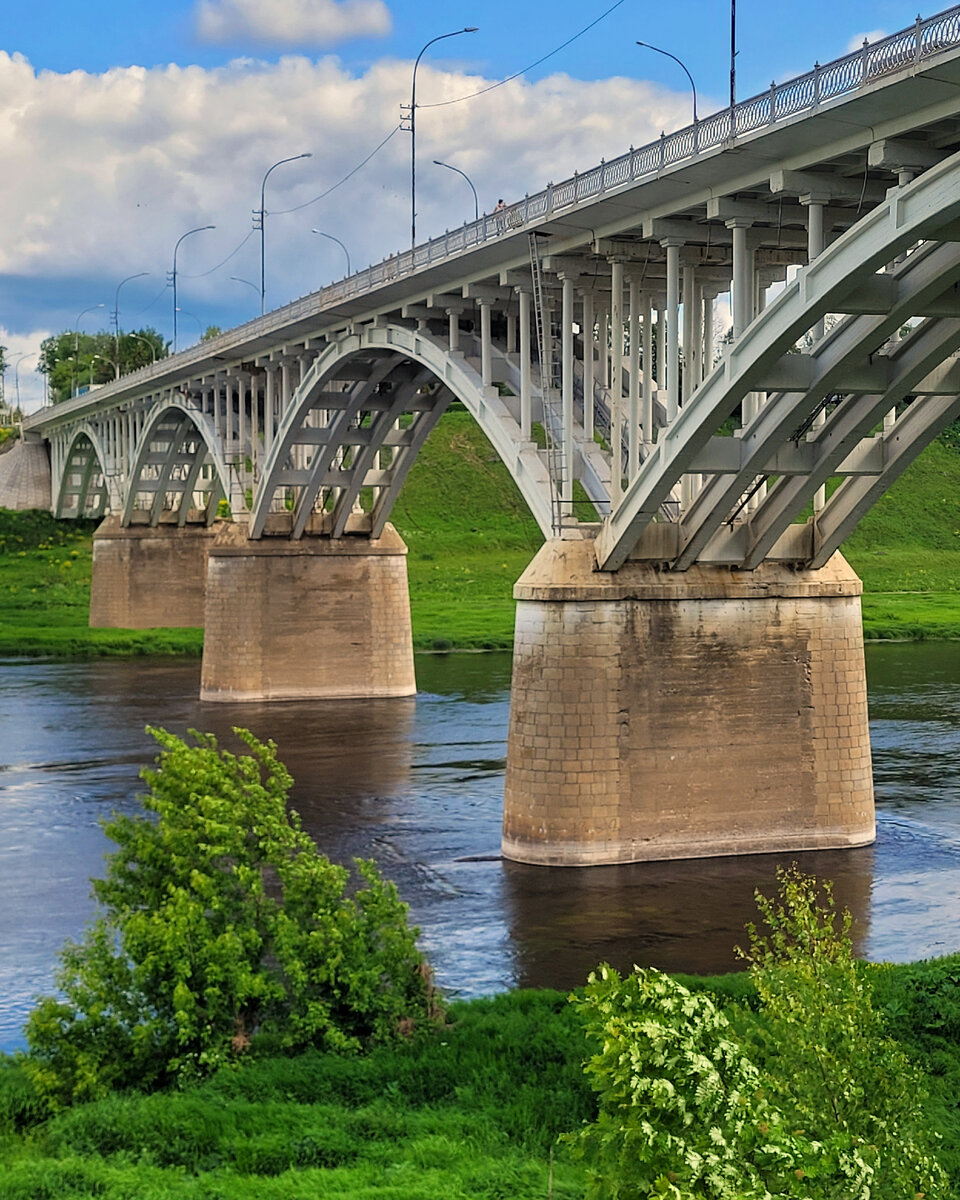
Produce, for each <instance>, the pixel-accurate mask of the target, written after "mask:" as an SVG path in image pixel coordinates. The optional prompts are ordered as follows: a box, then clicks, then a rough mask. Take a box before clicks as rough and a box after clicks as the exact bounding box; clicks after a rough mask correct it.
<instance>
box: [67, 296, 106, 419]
mask: <svg viewBox="0 0 960 1200" xmlns="http://www.w3.org/2000/svg"><path fill="white" fill-rule="evenodd" d="M105 307H106V305H104V304H91V305H90V307H89V308H85V309H84V310H83V311H82V312H79V313H77V319H76V321H74V323H73V328H74V339H73V387H72V388H71V395H74V396H75V395H76V394H77V363H78V362H79V361H80V321H81V319H82V318H83V317H85V316H86V315H87V313H89V312H94V310H96V309H98V308H105Z"/></svg>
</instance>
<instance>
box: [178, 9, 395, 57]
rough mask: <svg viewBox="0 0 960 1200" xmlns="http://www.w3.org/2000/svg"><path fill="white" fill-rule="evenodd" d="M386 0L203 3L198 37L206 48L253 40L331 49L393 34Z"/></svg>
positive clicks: (197, 21) (199, 17)
mask: <svg viewBox="0 0 960 1200" xmlns="http://www.w3.org/2000/svg"><path fill="white" fill-rule="evenodd" d="M391 25H392V22H391V18H390V10H389V9H388V8H387V6H386V4H384V2H383V0H200V3H199V4H198V5H197V9H196V28H197V33H198V35H199V36H200V38H201V39H202V40H203V41H206V42H231V43H233V42H237V41H242V40H244V39H246V38H252V39H254V40H255V41H257V42H261V43H266V42H268V43H274V44H279V45H285V46H303V45H319V46H329V45H332V44H333V43H335V42H342V41H346V40H347V39H348V38H356V37H383V36H385V35H386V34H388V33H389V32H390V29H391Z"/></svg>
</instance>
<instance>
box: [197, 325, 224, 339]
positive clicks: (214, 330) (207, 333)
mask: <svg viewBox="0 0 960 1200" xmlns="http://www.w3.org/2000/svg"><path fill="white" fill-rule="evenodd" d="M221 333H223V330H222V329H221V328H220V326H219V325H208V326H207V327H206V329H205V330H204V331H203V333H201V334H200V341H201V342H212V341H213V339H214V338H217V337H219V336H220V334H221Z"/></svg>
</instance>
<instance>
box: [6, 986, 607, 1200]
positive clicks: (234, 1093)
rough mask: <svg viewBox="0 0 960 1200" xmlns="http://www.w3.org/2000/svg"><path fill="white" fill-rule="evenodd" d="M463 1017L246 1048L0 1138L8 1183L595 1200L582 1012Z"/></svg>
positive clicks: (171, 1192) (552, 998)
mask: <svg viewBox="0 0 960 1200" xmlns="http://www.w3.org/2000/svg"><path fill="white" fill-rule="evenodd" d="M449 1018H450V1019H449V1023H448V1024H446V1025H444V1026H443V1027H440V1028H429V1029H427V1030H425V1031H424V1033H423V1035H422V1036H420V1037H417V1038H412V1039H404V1040H401V1041H398V1042H390V1043H388V1044H384V1045H380V1046H376V1047H373V1048H372V1049H371V1050H370V1051H369V1053H367V1054H365V1055H362V1056H343V1055H338V1054H332V1053H323V1052H320V1051H317V1050H307V1051H305V1052H303V1053H301V1054H299V1055H296V1056H291V1057H282V1058H267V1059H248V1060H247V1061H246V1062H245V1063H244V1065H243V1069H242V1070H226V1069H225V1070H222V1071H220V1072H218V1073H217V1074H216V1075H214V1076H213V1077H211V1078H210V1079H207V1080H205V1081H203V1082H198V1083H196V1084H193V1085H188V1086H185V1087H184V1088H182V1089H179V1090H174V1091H167V1092H162V1093H154V1094H152V1095H143V1094H142V1093H127V1094H124V1095H111V1096H108V1097H106V1098H104V1099H102V1100H99V1101H96V1102H92V1103H89V1104H83V1105H77V1106H75V1107H73V1108H71V1109H68V1110H66V1111H64V1112H61V1113H60V1114H58V1115H57V1116H55V1117H53V1118H52V1119H50V1120H49V1121H47V1122H46V1123H45V1124H44V1125H43V1126H42V1127H34V1128H33V1129H32V1130H30V1131H27V1133H26V1135H25V1136H19V1137H16V1138H10V1139H9V1140H8V1141H7V1143H6V1147H5V1146H4V1144H3V1139H2V1136H0V1178H2V1180H3V1183H2V1184H0V1194H2V1195H3V1197H4V1200H16V1198H23V1200H26V1198H29V1200H38V1198H39V1197H46V1196H49V1197H51V1200H54V1198H55V1200H80V1198H81V1197H82V1198H83V1200H87V1198H88V1197H92V1196H94V1195H96V1196H97V1197H98V1198H99V1200H130V1198H131V1197H136V1198H137V1200H200V1198H201V1197H203V1200H212V1198H213V1197H223V1198H224V1200H226V1198H227V1197H229V1198H230V1200H315V1197H317V1196H328V1195H330V1196H333V1195H335V1196H343V1197H345V1198H350V1200H373V1198H374V1197H383V1200H398V1198H399V1197H403V1198H404V1200H420V1198H422V1200H463V1198H464V1197H465V1196H470V1197H471V1198H479V1200H504V1198H506V1197H509V1198H510V1200H541V1198H543V1197H546V1196H547V1195H548V1194H549V1190H550V1184H551V1180H552V1194H553V1197H554V1200H576V1198H579V1197H582V1195H583V1184H582V1172H581V1170H580V1169H579V1168H578V1167H577V1166H576V1165H574V1164H573V1163H571V1162H570V1161H569V1158H568V1155H567V1154H566V1153H565V1152H563V1151H560V1150H557V1149H555V1148H554V1143H555V1140H556V1137H557V1134H558V1133H559V1132H560V1131H561V1130H562V1129H565V1128H569V1127H570V1126H571V1125H575V1124H576V1123H577V1122H578V1121H580V1120H581V1119H583V1118H584V1117H587V1116H589V1115H590V1113H591V1111H592V1097H591V1094H590V1090H589V1088H588V1086H587V1085H586V1081H585V1080H584V1077H583V1073H582V1071H581V1070H580V1058H581V1056H582V1043H583V1032H582V1028H581V1025H580V1021H579V1019H578V1017H577V1015H576V1013H575V1012H574V1011H573V1009H572V1007H571V1006H570V1005H568V1004H566V1002H565V998H564V997H563V996H562V995H561V994H559V993H557V992H549V991H536V992H532V991H520V992H512V993H509V994H505V995H499V996H496V997H491V998H488V999H482V1000H475V1001H470V1002H467V1003H464V1002H458V1003H455V1004H454V1005H452V1006H451V1010H450V1014H449ZM0 1089H2V1075H0ZM0 1110H2V1090H0ZM0 1134H2V1126H0ZM551 1158H553V1160H554V1161H553V1164H552V1167H551V1162H550V1159H551Z"/></svg>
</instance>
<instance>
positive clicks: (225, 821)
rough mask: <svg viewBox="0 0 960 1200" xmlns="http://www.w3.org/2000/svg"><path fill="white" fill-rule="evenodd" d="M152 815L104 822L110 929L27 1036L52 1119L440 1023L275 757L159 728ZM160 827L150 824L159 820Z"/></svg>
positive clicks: (374, 908)
mask: <svg viewBox="0 0 960 1200" xmlns="http://www.w3.org/2000/svg"><path fill="white" fill-rule="evenodd" d="M150 732H151V733H153V735H154V737H155V738H156V739H157V741H158V742H159V744H160V747H161V753H160V755H159V757H158V759H157V763H158V766H157V768H156V769H155V770H145V771H144V772H143V778H144V780H145V781H146V783H147V784H148V785H149V791H148V793H147V794H146V796H144V797H143V805H144V808H145V809H146V814H143V815H138V816H136V817H128V816H117V817H115V818H114V819H113V820H111V821H109V822H107V823H106V824H105V829H106V832H107V834H108V835H109V836H110V837H111V838H112V839H113V841H114V842H116V843H117V846H118V849H117V851H116V852H114V853H113V854H112V855H111V856H110V858H109V864H108V870H107V875H106V878H105V879H103V880H98V881H96V882H95V883H94V892H95V895H96V897H97V899H98V901H99V902H100V905H101V907H102V915H100V916H99V918H98V919H97V920H96V921H95V922H94V923H93V924H92V925H91V926H90V927H89V928H88V930H87V933H86V936H85V937H84V939H83V941H81V942H80V943H68V944H67V946H66V948H65V949H64V950H63V951H62V955H61V968H60V971H59V974H58V980H57V982H58V986H59V988H60V990H61V992H62V994H63V998H62V999H57V998H55V997H46V998H44V999H42V1000H41V1002H40V1003H39V1005H38V1007H37V1008H36V1009H35V1010H34V1012H33V1013H32V1014H31V1016H30V1019H29V1021H28V1024H27V1040H28V1043H29V1047H30V1055H29V1057H28V1059H27V1060H26V1067H27V1070H28V1072H29V1073H30V1074H31V1076H32V1078H33V1079H34V1082H35V1084H36V1086H37V1089H38V1091H39V1092H40V1094H41V1095H42V1096H45V1097H49V1098H51V1100H53V1101H54V1102H56V1103H68V1102H70V1101H72V1100H77V1099H88V1098H91V1097H96V1096H101V1095H104V1094H105V1093H106V1092H107V1091H108V1090H109V1089H111V1088H117V1087H132V1086H140V1087H154V1086H162V1085H164V1084H166V1083H168V1082H169V1081H171V1080H173V1079H179V1080H181V1081H182V1080H184V1079H187V1078H191V1077H194V1076H203V1075H206V1074H209V1073H210V1072H211V1071H213V1070H215V1069H216V1068H217V1067H219V1066H220V1065H221V1064H223V1063H226V1062H229V1061H232V1060H235V1059H236V1058H238V1057H239V1056H241V1055H242V1054H243V1053H244V1052H245V1051H246V1050H247V1048H248V1047H249V1046H250V1044H251V1040H252V1039H255V1038H256V1037H257V1036H258V1035H269V1036H270V1038H271V1044H272V1045H273V1046H275V1047H276V1048H278V1049H283V1050H292V1049H295V1048H298V1047H303V1046H322V1047H325V1048H329V1049H334V1050H338V1051H354V1050H357V1049H359V1048H360V1047H362V1046H364V1045H366V1044H368V1043H370V1042H376V1041H382V1040H385V1039H389V1038H391V1037H394V1036H396V1035H397V1034H398V1032H400V1031H401V1030H404V1029H412V1028H413V1027H414V1025H415V1024H416V1023H418V1022H421V1021H423V1020H424V1019H427V1018H428V1017H429V1016H431V1014H432V1002H431V996H430V988H429V977H428V972H427V970H426V968H425V966H424V964H423V960H422V959H421V956H420V954H419V953H418V951H417V949H416V942H415V937H416V932H417V931H416V930H414V929H411V928H409V927H408V925H407V909H406V906H405V905H404V904H402V903H401V902H400V901H399V899H398V898H397V894H396V889H395V888H394V886H393V885H392V884H387V883H384V881H383V880H382V879H381V878H380V876H379V875H378V873H377V871H376V868H375V867H374V866H373V864H372V863H369V862H363V861H360V860H357V862H356V868H357V872H358V875H359V877H360V886H358V887H357V888H356V890H355V891H354V892H353V894H352V895H348V894H347V891H346V889H347V885H348V882H349V880H350V873H349V871H348V870H347V869H346V868H344V867H341V866H337V865H334V864H333V863H331V862H330V861H329V860H328V859H326V858H325V857H324V856H323V855H322V854H320V853H319V852H318V851H317V849H316V847H315V846H314V844H313V842H312V841H311V840H310V838H309V837H308V835H307V834H305V833H303V832H302V830H301V828H300V821H299V818H298V816H297V815H296V813H289V814H288V813H287V810H286V800H287V792H288V789H289V786H290V784H291V782H292V781H291V779H290V776H289V775H288V774H287V771H286V769H285V768H284V767H283V765H282V763H280V762H279V761H278V759H277V757H276V747H275V746H274V745H273V743H266V744H264V743H262V742H259V741H257V739H256V738H255V737H254V736H253V735H252V734H250V733H249V732H247V731H245V730H236V731H235V732H236V733H237V735H238V737H239V738H240V739H241V741H243V742H244V743H245V745H246V746H247V747H248V749H249V750H250V754H248V755H239V756H236V755H233V754H230V753H228V752H227V751H225V750H221V749H220V748H219V747H218V745H217V742H216V739H215V738H213V737H212V736H210V735H203V734H194V735H193V737H194V740H195V743H196V744H188V743H187V742H185V741H182V740H181V739H179V738H177V737H174V736H173V735H172V734H169V733H167V732H165V731H163V730H159V729H154V730H151V731H150ZM151 814H152V815H151Z"/></svg>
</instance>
